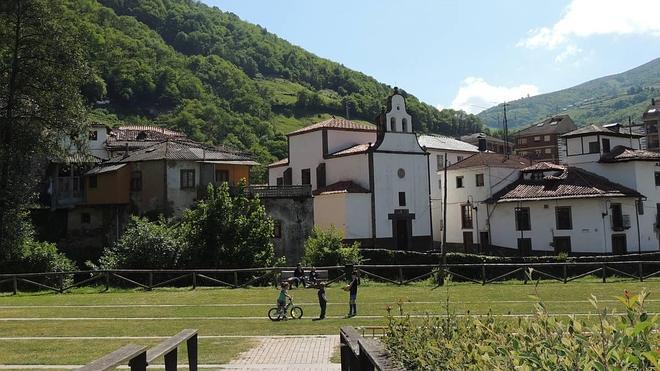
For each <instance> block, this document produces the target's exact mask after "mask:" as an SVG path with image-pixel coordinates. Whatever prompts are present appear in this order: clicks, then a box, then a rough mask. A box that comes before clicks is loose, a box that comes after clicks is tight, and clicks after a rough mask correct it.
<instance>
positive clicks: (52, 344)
mask: <svg viewBox="0 0 660 371" xmlns="http://www.w3.org/2000/svg"><path fill="white" fill-rule="evenodd" d="M642 288H646V289H647V291H650V292H651V296H650V297H649V299H650V300H649V302H648V303H647V304H648V306H647V309H648V311H649V312H651V313H657V312H660V299H658V298H657V296H656V293H658V292H660V280H650V281H646V282H636V281H622V282H610V283H606V284H603V283H600V282H598V281H597V280H596V279H583V280H580V281H576V282H571V283H568V284H561V283H551V282H541V283H540V284H539V286H538V287H536V288H535V287H534V285H533V284H527V285H525V284H523V283H521V282H517V281H512V282H507V283H502V284H492V285H486V286H481V285H476V284H458V283H452V284H450V285H449V287H448V289H447V288H445V287H441V288H437V289H433V286H431V285H430V284H427V283H419V284H414V285H409V286H401V287H399V286H393V285H384V284H376V283H368V282H365V283H364V284H363V285H362V287H361V289H360V292H359V296H358V316H357V317H355V318H350V319H346V318H343V316H344V314H345V313H346V312H347V310H348V307H347V299H348V298H347V293H345V292H343V291H341V290H340V289H339V287H337V286H336V285H335V286H333V287H330V288H328V290H327V296H328V300H329V302H330V303H329V306H328V316H329V318H328V319H326V320H324V321H312V320H311V319H312V318H314V317H316V316H318V313H319V310H318V304H317V303H316V290H313V289H294V290H291V294H292V296H293V297H294V301H295V302H296V304H299V305H301V306H302V307H303V309H304V311H305V315H304V317H303V319H301V320H292V321H287V322H271V321H269V320H268V319H267V318H266V312H267V310H268V309H269V308H270V307H271V306H272V304H273V303H274V301H275V297H276V296H277V290H275V289H274V288H248V289H224V288H198V289H196V290H190V289H160V290H154V291H150V292H145V291H141V290H111V291H110V292H101V291H100V289H97V288H83V289H78V290H75V291H73V292H71V293H66V294H52V293H33V294H19V295H17V296H9V295H4V296H0V347H1V348H0V349H2V351H0V364H17V365H18V364H28V365H29V364H50V365H65V364H83V363H86V362H88V361H90V360H92V359H94V358H97V357H98V356H100V355H103V354H105V353H107V352H109V351H111V350H113V349H116V348H118V347H119V346H121V345H124V344H127V343H131V342H132V343H136V344H144V345H147V346H148V345H153V344H155V343H158V342H159V341H161V339H158V338H153V337H166V336H169V335H173V334H175V333H177V332H178V331H180V330H181V329H184V328H197V329H199V335H200V340H199V344H200V362H201V363H206V364H222V363H226V362H228V361H230V360H231V359H232V358H233V357H235V356H236V355H237V354H238V353H239V352H241V351H242V350H246V349H248V348H249V347H250V346H251V344H253V343H254V342H255V339H254V338H253V336H269V335H314V334H334V335H336V334H338V329H339V327H340V326H342V325H353V326H378V325H384V324H385V323H386V318H385V316H386V315H387V311H386V309H385V308H386V307H387V306H391V307H392V314H398V313H399V305H398V304H397V303H398V302H401V303H403V304H402V309H403V312H404V313H405V314H410V315H415V316H416V315H419V316H423V315H426V314H443V313H445V312H446V307H445V304H444V303H445V302H446V299H447V294H448V295H449V302H450V305H449V308H450V310H451V311H453V312H455V313H456V314H466V313H468V311H469V313H470V314H485V313H488V312H489V311H491V312H492V313H494V314H498V315H502V316H503V318H505V319H511V318H515V316H517V315H529V314H531V313H533V311H534V304H535V303H536V301H535V300H534V299H531V298H530V297H529V296H530V295H538V296H539V297H540V298H541V299H542V300H543V301H544V302H545V304H546V306H547V308H548V310H549V311H550V312H551V313H554V314H557V315H567V314H578V315H580V316H584V318H585V320H589V317H588V315H589V314H590V313H592V312H594V308H593V307H592V306H591V304H590V303H589V301H588V299H589V297H590V294H594V295H595V296H596V297H597V298H598V299H599V302H600V303H601V305H602V306H603V307H608V308H610V309H612V310H616V311H621V310H622V306H621V305H620V304H618V303H617V301H616V300H615V299H614V296H616V295H621V293H622V292H623V290H624V289H628V290H630V291H634V292H636V291H640V290H641V289H642ZM79 337H83V338H82V339H80V338H79ZM117 337H135V338H130V339H118V338H117ZM180 357H181V359H184V358H183V357H184V356H183V355H181V356H180Z"/></svg>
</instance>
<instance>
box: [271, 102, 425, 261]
mask: <svg viewBox="0 0 660 371" xmlns="http://www.w3.org/2000/svg"><path fill="white" fill-rule="evenodd" d="M288 140H289V157H288V158H286V159H284V160H281V161H278V162H276V163H273V164H271V165H270V166H269V171H268V174H269V185H278V186H309V187H311V189H312V192H313V195H314V225H315V226H317V227H320V228H323V229H327V228H330V227H331V226H333V227H334V228H336V229H338V230H339V231H341V232H342V233H343V235H344V239H345V240H346V241H347V242H352V241H358V242H360V244H361V245H362V246H363V247H379V248H389V249H398V250H428V249H430V248H431V247H432V241H433V235H432V228H431V226H432V216H431V204H430V202H431V199H430V183H429V182H430V181H429V157H428V154H427V152H426V151H425V149H424V148H422V147H421V146H420V144H419V142H418V140H417V136H416V134H415V132H414V130H413V125H412V118H411V116H410V115H409V114H408V113H407V112H406V102H405V98H404V97H403V95H401V94H400V93H399V92H398V90H396V89H395V91H394V94H392V95H391V96H390V97H389V98H388V101H387V109H386V111H385V112H383V113H381V114H380V115H379V116H378V117H377V118H376V122H375V125H368V124H363V123H359V122H352V121H348V120H344V119H338V118H332V119H330V120H326V121H323V122H319V123H317V124H313V125H310V126H308V127H305V128H303V129H300V130H297V131H294V132H292V133H289V134H288ZM283 233H286V232H285V231H283Z"/></svg>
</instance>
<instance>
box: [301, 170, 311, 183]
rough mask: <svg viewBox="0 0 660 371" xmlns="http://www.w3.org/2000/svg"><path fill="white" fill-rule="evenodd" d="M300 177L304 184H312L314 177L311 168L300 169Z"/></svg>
mask: <svg viewBox="0 0 660 371" xmlns="http://www.w3.org/2000/svg"><path fill="white" fill-rule="evenodd" d="M300 179H301V183H302V184H312V177H311V173H310V171H309V169H302V170H300Z"/></svg>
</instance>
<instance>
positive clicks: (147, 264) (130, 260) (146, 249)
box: [100, 216, 184, 269]
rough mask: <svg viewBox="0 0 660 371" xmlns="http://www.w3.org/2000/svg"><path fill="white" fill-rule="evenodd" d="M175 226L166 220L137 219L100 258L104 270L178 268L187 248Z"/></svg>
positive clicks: (134, 219) (133, 220)
mask: <svg viewBox="0 0 660 371" xmlns="http://www.w3.org/2000/svg"><path fill="white" fill-rule="evenodd" d="M178 235H179V234H178V231H177V228H176V227H172V226H168V225H167V223H166V221H165V220H164V219H159V220H158V221H156V222H150V221H149V220H147V219H145V218H140V217H137V216H134V217H132V218H131V220H130V221H129V223H128V226H127V227H126V231H125V232H124V234H123V235H122V237H121V239H119V241H117V242H116V243H115V244H114V245H113V246H111V247H109V248H106V249H105V250H104V252H103V256H101V259H100V265H101V267H102V268H104V269H118V268H121V269H168V268H176V267H178V265H179V261H180V257H181V254H182V251H183V249H184V244H183V243H182V240H181V239H180V238H178Z"/></svg>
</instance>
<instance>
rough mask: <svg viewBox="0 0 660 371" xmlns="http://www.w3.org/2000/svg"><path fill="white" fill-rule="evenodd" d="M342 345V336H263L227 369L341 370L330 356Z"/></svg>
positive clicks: (228, 365) (226, 366)
mask: <svg viewBox="0 0 660 371" xmlns="http://www.w3.org/2000/svg"><path fill="white" fill-rule="evenodd" d="M338 346H339V336H338V335H319V336H300V337H286V338H277V337H269V338H262V339H260V340H259V344H258V345H257V346H255V347H254V348H252V349H250V350H248V351H246V352H243V353H241V354H240V355H239V356H238V358H237V359H235V360H233V361H231V362H230V363H229V364H227V365H225V366H224V367H223V368H225V369H236V370H262V369H268V370H281V371H285V370H291V371H302V370H328V371H330V370H333V371H334V370H341V366H340V365H339V364H333V363H330V357H332V354H333V352H334V350H335V348H336V347H338Z"/></svg>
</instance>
